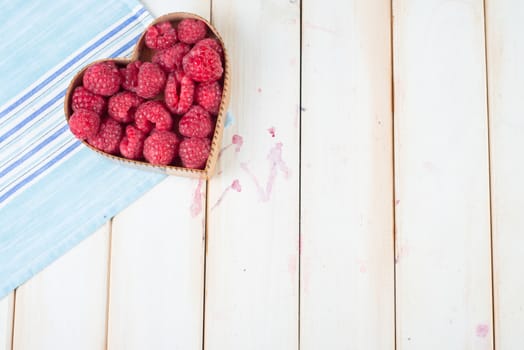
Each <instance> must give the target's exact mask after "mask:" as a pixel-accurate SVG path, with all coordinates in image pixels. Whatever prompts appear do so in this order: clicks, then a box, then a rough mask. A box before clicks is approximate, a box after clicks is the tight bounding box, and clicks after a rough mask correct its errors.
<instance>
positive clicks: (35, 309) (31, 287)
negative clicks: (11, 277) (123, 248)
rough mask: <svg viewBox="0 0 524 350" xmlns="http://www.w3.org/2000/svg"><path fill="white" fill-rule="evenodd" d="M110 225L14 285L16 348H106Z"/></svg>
mask: <svg viewBox="0 0 524 350" xmlns="http://www.w3.org/2000/svg"><path fill="white" fill-rule="evenodd" d="M108 231H109V225H105V226H103V227H102V228H101V229H99V230H98V231H97V232H95V233H94V234H93V235H91V236H89V237H88V238H86V239H85V240H84V241H83V242H82V243H81V244H79V245H78V246H76V247H75V248H73V249H72V250H71V251H69V252H68V253H67V254H65V255H64V256H63V257H61V258H60V259H58V260H56V261H55V262H54V263H53V264H51V265H50V266H49V267H47V268H46V269H45V270H44V271H42V272H40V273H39V274H38V275H36V276H35V277H33V278H32V279H31V280H29V282H27V283H25V284H24V285H22V286H21V287H19V288H18V289H17V292H16V307H15V310H16V311H15V321H14V324H15V325H14V327H15V331H14V339H13V349H14V350H30V349H38V350H46V349H53V350H56V349H85V350H88V349H89V350H97V349H105V343H106V301H107V272H108V258H109V234H108V233H109V232H108Z"/></svg>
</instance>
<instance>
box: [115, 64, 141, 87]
mask: <svg viewBox="0 0 524 350" xmlns="http://www.w3.org/2000/svg"><path fill="white" fill-rule="evenodd" d="M141 65H142V62H140V61H134V62H130V63H129V64H128V65H127V66H126V67H125V68H120V75H122V87H123V88H124V89H126V90H128V91H132V92H135V90H136V86H137V85H138V70H139V68H140V66H141Z"/></svg>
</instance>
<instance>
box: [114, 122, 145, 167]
mask: <svg viewBox="0 0 524 350" xmlns="http://www.w3.org/2000/svg"><path fill="white" fill-rule="evenodd" d="M145 139H146V133H145V132H143V131H141V130H139V129H137V128H136V127H134V126H133V125H128V126H127V127H126V136H124V138H123V139H122V141H120V154H122V155H123V156H124V157H126V158H127V159H141V158H142V155H143V153H142V151H143V149H144V140H145Z"/></svg>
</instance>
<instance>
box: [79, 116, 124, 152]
mask: <svg viewBox="0 0 524 350" xmlns="http://www.w3.org/2000/svg"><path fill="white" fill-rule="evenodd" d="M121 139H122V125H121V124H120V123H119V122H117V121H116V120H114V119H113V118H110V117H108V118H106V119H104V120H102V122H101V124H100V129H99V130H98V133H97V134H96V135H95V136H93V137H90V138H88V139H87V142H89V144H90V145H91V146H93V147H95V148H98V149H99V150H101V151H103V152H106V153H109V154H117V153H118V148H119V145H120V140H121Z"/></svg>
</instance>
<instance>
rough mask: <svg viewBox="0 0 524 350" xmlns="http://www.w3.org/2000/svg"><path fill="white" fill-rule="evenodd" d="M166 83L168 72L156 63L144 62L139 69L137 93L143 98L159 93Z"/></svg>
mask: <svg viewBox="0 0 524 350" xmlns="http://www.w3.org/2000/svg"><path fill="white" fill-rule="evenodd" d="M165 84H166V74H165V73H164V71H163V70H162V68H160V66H159V65H158V64H156V63H151V62H144V63H142V64H141V65H140V69H139V71H138V83H137V86H136V90H135V92H136V94H137V95H138V96H140V97H143V98H153V97H155V96H156V95H158V94H159V93H160V92H161V91H162V89H164V86H165Z"/></svg>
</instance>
